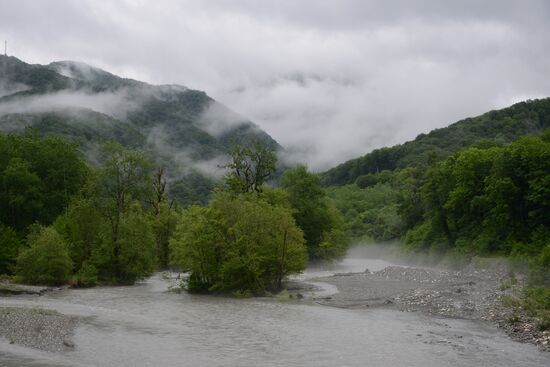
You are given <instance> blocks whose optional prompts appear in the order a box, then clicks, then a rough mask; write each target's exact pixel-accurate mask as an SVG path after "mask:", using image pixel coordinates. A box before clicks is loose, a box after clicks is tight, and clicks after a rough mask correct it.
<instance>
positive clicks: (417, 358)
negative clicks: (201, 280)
mask: <svg viewBox="0 0 550 367" xmlns="http://www.w3.org/2000/svg"><path fill="white" fill-rule="evenodd" d="M386 265H388V263H385V262H384V261H381V260H369V259H346V260H344V261H343V262H342V263H340V264H338V266H336V267H334V268H333V269H309V270H308V271H307V272H306V273H305V274H304V275H302V276H301V278H302V279H306V280H307V278H308V277H313V276H318V275H323V274H326V275H329V274H332V273H334V272H342V271H363V270H364V269H365V268H369V269H370V270H379V269H381V268H383V267H385V266H386ZM168 285H169V282H168V281H166V280H163V279H162V278H161V276H160V275H156V276H153V277H152V278H150V279H148V280H147V281H145V282H142V283H140V284H137V285H134V286H130V287H112V288H111V287H108V288H93V289H84V290H66V291H62V292H56V293H49V294H46V295H44V296H42V297H28V296H27V297H24V296H21V297H10V298H0V305H3V306H25V307H43V308H47V309H55V310H58V311H59V312H61V313H65V314H70V315H76V316H80V317H81V318H82V320H81V322H80V326H79V327H77V329H76V332H75V335H74V339H73V341H74V342H75V344H76V347H75V349H74V350H72V351H68V352H63V353H50V352H41V351H36V350H33V349H28V348H23V347H19V346H15V345H10V344H9V343H8V342H7V341H5V340H1V341H0V366H9V367H11V366H109V367H121V366H132V367H138V366H254V367H256V366H316V367H318V366H330V367H334V366H362V367H366V366H376V367H380V366H407V367H411V366H422V367H430V366H434V367H436V366H437V367H442V366H468V367H471V366H499V367H502V366H522V367H523V366H525V367H527V366H550V354H548V353H542V352H539V351H538V350H537V348H536V347H534V346H532V345H527V344H521V343H517V342H514V341H512V340H510V339H509V338H508V337H507V336H506V335H505V334H504V333H503V332H501V331H499V330H497V329H496V328H494V327H493V326H491V325H489V324H485V323H482V322H471V321H464V320H450V319H435V318H429V317H425V316H422V315H420V314H416V313H405V312H399V311H393V310H381V309H378V310H345V309H338V308H331V307H325V306H319V305H315V304H307V303H305V302H300V301H277V300H276V299H263V298H252V299H231V298H222V297H213V296H201V295H190V294H186V293H180V294H178V293H171V292H167V288H168ZM331 291H334V289H330V288H326V289H325V290H324V292H331Z"/></svg>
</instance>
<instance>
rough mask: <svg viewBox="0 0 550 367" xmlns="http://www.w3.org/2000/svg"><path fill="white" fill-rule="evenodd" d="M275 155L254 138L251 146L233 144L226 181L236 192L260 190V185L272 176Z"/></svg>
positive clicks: (274, 166)
mask: <svg viewBox="0 0 550 367" xmlns="http://www.w3.org/2000/svg"><path fill="white" fill-rule="evenodd" d="M276 165H277V155H276V154H275V152H274V151H273V150H272V149H270V148H269V147H268V146H267V145H266V144H265V143H263V142H261V141H260V140H256V141H255V142H254V143H253V145H252V146H251V147H247V146H240V145H235V146H233V149H232V150H231V161H230V162H229V164H227V165H226V166H225V168H229V170H230V172H229V173H228V174H227V175H226V183H227V184H228V186H229V188H230V189H231V190H232V191H233V192H236V193H247V192H257V193H259V192H261V191H262V185H263V184H264V183H266V182H267V181H268V180H269V179H270V178H272V177H273V173H274V172H275V169H276Z"/></svg>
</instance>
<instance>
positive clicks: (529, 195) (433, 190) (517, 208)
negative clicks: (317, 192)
mask: <svg viewBox="0 0 550 367" xmlns="http://www.w3.org/2000/svg"><path fill="white" fill-rule="evenodd" d="M327 192H328V195H329V196H330V197H331V198H332V199H333V200H334V202H335V205H336V207H337V208H338V209H339V210H341V212H342V213H343V216H344V219H345V222H346V225H347V228H348V230H349V231H350V233H351V235H352V236H353V238H354V239H355V241H358V242H377V243H380V242H382V243H384V242H387V243H390V242H397V243H400V244H401V245H400V246H401V249H402V251H403V252H404V253H405V254H407V253H408V254H418V253H422V254H427V255H428V256H429V257H428V258H429V259H430V262H431V264H435V263H437V262H439V261H441V260H442V259H443V258H444V257H445V258H447V259H450V261H451V265H454V266H463V265H464V264H466V263H468V262H469V261H471V259H472V258H474V257H476V256H477V257H495V256H499V257H506V258H510V259H511V260H512V261H513V262H514V263H515V264H516V265H517V266H518V267H528V268H529V269H530V270H529V274H530V275H529V284H530V286H529V287H527V288H526V295H527V296H528V297H527V298H526V300H527V302H528V304H529V305H530V306H529V307H533V308H534V309H538V310H546V311H542V312H545V315H546V319H547V320H548V315H549V312H550V241H549V240H548V239H549V238H550V216H549V215H550V129H546V130H544V131H543V132H541V133H539V134H536V135H530V136H523V137H520V138H519V139H517V140H515V141H513V142H511V143H507V144H506V143H499V142H488V141H486V142H483V143H478V144H474V145H473V146H470V147H468V148H465V149H462V150H459V151H457V152H455V153H453V154H451V155H450V156H449V157H448V158H446V159H444V160H434V161H433V162H432V163H431V164H425V165H422V164H419V165H416V166H409V167H406V168H404V169H396V170H394V171H390V170H384V171H381V172H379V173H369V174H366V175H362V176H360V177H358V178H357V180H356V181H355V183H354V184H349V185H343V186H329V187H328V188H327Z"/></svg>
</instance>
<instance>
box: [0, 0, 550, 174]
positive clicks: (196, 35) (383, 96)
mask: <svg viewBox="0 0 550 367" xmlns="http://www.w3.org/2000/svg"><path fill="white" fill-rule="evenodd" d="M0 39H7V40H8V48H9V50H8V53H9V54H11V55H14V56H16V57H18V58H20V59H22V60H24V61H26V62H30V63H49V62H51V61H54V60H77V61H83V62H86V63H89V64H91V65H94V66H98V67H101V68H104V69H106V70H108V71H111V72H113V73H115V74H118V75H122V76H125V77H130V78H135V79H139V80H143V81H146V82H149V83H153V84H172V83H175V84H182V85H185V86H187V87H190V88H194V89H200V90H204V91H205V92H207V93H208V94H209V95H210V96H212V97H213V98H215V99H217V100H219V101H221V102H222V103H224V104H226V105H227V106H229V107H230V108H231V109H233V110H235V111H237V112H239V113H241V114H243V115H245V116H247V117H248V118H250V119H251V120H253V121H254V122H256V123H257V124H258V125H260V126H261V127H262V128H263V129H264V130H266V131H267V132H268V133H269V134H270V135H272V136H273V137H274V138H275V139H276V140H278V141H279V142H280V143H281V144H282V145H283V146H285V147H286V148H288V149H291V150H293V151H295V152H296V156H297V157H299V159H303V160H305V161H306V162H307V163H308V164H309V165H310V166H311V167H312V168H314V169H324V168H327V167H330V166H332V165H334V164H337V163H340V162H342V161H345V160H347V159H349V158H354V157H357V156H359V155H363V154H365V153H367V152H369V151H370V150H372V149H374V148H378V147H381V146H387V145H393V144H397V143H402V142H404V141H406V140H409V139H412V138H414V137H415V136H416V135H417V134H419V133H421V132H427V131H429V130H431V129H433V128H436V127H442V126H446V125H448V124H449V123H452V122H454V121H456V120H458V119H461V118H464V117H468V116H473V115H477V114H480V113H483V112H485V111H487V110H490V109H494V108H502V107H505V106H508V105H509V104H512V103H514V102H516V101H520V100H524V99H528V98H537V97H545V96H550V1H547V0H540V1H537V0H532V1H530V0H517V1H506V0H494V1H479V0H475V1H465V0H461V1H453V0H449V1H444V0H434V1H410V0H402V1H387V0H386V1H383V2H382V1H367V0H349V1H348V0H303V1H300V0H269V1H268V0H262V1H260V0H227V1H222V0H218V1H216V0H173V1H171V0H166V1H161V0H151V1H146V0H135V1H129V0H127V1H107V0H101V1H97V0H93V1H84V0H73V1H69V0H66V1H64V0H59V1H55V0H52V1H45V0H44V1H39V0H35V1H31V0H28V1H25V0H1V1H0Z"/></svg>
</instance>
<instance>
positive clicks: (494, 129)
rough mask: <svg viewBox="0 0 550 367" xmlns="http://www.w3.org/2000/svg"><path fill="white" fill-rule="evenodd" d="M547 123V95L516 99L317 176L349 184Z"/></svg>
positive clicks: (499, 140) (549, 109)
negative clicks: (505, 105)
mask: <svg viewBox="0 0 550 367" xmlns="http://www.w3.org/2000/svg"><path fill="white" fill-rule="evenodd" d="M547 127H550V98H545V99H539V100H530V101H526V102H520V103H516V104H514V105H513V106H510V107H508V108H504V109H501V110H498V111H490V112H487V113H484V114H483V115H481V116H477V117H473V118H467V119H464V120H461V121H458V122H456V123H454V124H452V125H450V126H448V127H445V128H441V129H436V130H433V131H431V132H429V133H428V134H420V135H418V136H417V137H416V139H414V140H413V141H409V142H406V143H404V144H400V145H396V146H393V147H389V148H381V149H376V150H374V151H372V152H371V153H368V154H366V155H364V156H363V157H360V158H356V159H352V160H350V161H347V162H345V163H342V164H340V165H338V166H336V167H334V168H332V169H330V170H328V171H326V172H324V173H322V174H321V179H322V183H323V185H324V186H330V185H345V184H352V183H355V182H356V180H363V179H364V178H363V177H361V176H364V175H368V174H373V173H379V172H381V171H384V170H389V171H393V170H396V169H403V168H407V167H414V166H425V165H428V164H430V163H432V162H435V161H439V160H442V159H445V158H447V157H449V156H450V155H451V154H452V153H454V152H456V151H458V150H460V149H463V148H466V147H469V146H472V145H479V146H484V145H487V144H488V145H494V144H504V143H510V142H512V141H514V140H516V139H518V138H519V137H521V136H523V135H530V134H536V133H538V132H541V131H542V130H544V129H545V128H547Z"/></svg>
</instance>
